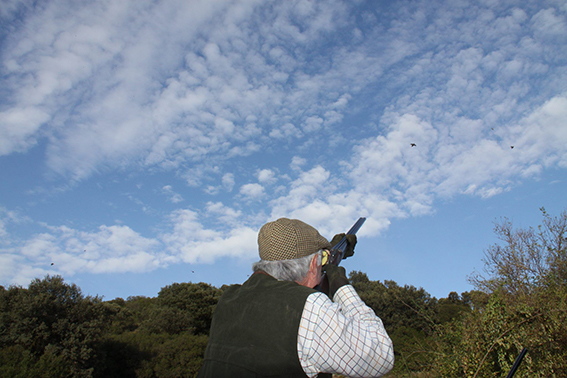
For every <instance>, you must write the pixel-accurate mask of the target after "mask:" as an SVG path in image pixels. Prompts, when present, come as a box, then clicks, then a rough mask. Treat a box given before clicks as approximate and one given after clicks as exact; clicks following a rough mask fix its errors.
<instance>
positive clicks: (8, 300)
mask: <svg viewBox="0 0 567 378" xmlns="http://www.w3.org/2000/svg"><path fill="white" fill-rule="evenodd" d="M542 214H543V223H542V225H540V226H539V227H537V228H536V229H534V228H528V229H514V227H513V225H512V223H511V222H510V221H508V220H507V219H503V220H501V221H500V222H499V223H496V224H495V233H496V234H497V236H498V237H499V239H500V242H499V243H497V244H495V245H493V246H490V247H489V248H487V250H486V251H485V259H484V263H485V270H484V272H483V273H478V272H477V273H474V274H473V275H472V276H471V277H469V279H470V281H471V283H473V284H474V287H475V290H472V291H469V292H464V293H460V294H458V293H456V292H451V293H450V294H449V295H448V296H447V298H441V299H436V298H435V297H432V296H431V295H430V294H429V293H427V292H426V291H425V290H424V289H423V288H419V289H418V288H416V287H414V286H411V285H404V286H401V285H398V284H397V283H396V282H394V281H388V280H385V281H372V280H370V279H369V278H368V276H367V275H366V274H365V273H363V272H358V271H353V272H351V273H350V274H349V280H350V282H351V284H352V285H353V286H354V287H355V288H356V290H357V291H358V293H359V294H360V296H361V298H362V299H363V300H364V301H365V302H366V303H367V304H368V305H369V306H370V307H372V308H373V309H374V311H375V312H376V313H377V314H378V315H379V316H380V317H381V318H382V320H383V322H384V326H385V328H386V330H387V331H388V333H389V335H390V336H391V338H392V340H393V342H394V350H395V357H396V363H395V366H394V370H393V371H392V372H391V373H389V374H388V376H389V377H421V378H428V377H496V376H498V377H500V376H505V374H506V373H507V371H509V370H510V368H511V366H512V364H513V363H514V360H515V358H516V356H517V355H518V354H519V353H520V351H521V350H522V348H524V347H525V348H528V353H527V354H526V357H525V358H524V361H523V362H522V365H521V368H520V369H519V370H518V373H517V374H516V377H563V376H567V348H566V347H565V345H567V251H566V246H567V213H566V212H563V213H562V214H561V215H560V216H557V217H552V216H550V215H549V214H547V212H545V210H544V209H542ZM224 288H225V287H224V286H223V287H221V288H216V287H213V286H211V285H209V284H206V283H191V282H188V283H174V284H171V285H168V286H165V287H163V288H162V289H161V290H160V292H159V293H158V295H157V297H155V298H148V297H142V296H135V297H128V298H127V299H122V298H116V299H114V300H111V301H103V300H102V298H100V297H98V296H94V297H93V296H84V295H83V294H82V292H81V289H80V288H79V287H78V286H76V285H75V284H69V283H66V282H65V281H64V279H63V278H62V277H61V276H46V277H44V278H43V279H39V278H37V279H35V280H33V281H32V282H31V283H30V284H29V286H28V287H27V288H23V287H20V286H11V287H9V288H7V289H6V288H4V287H1V286H0V377H14V378H15V377H18V378H19V377H22V378H23V377H50V378H53V377H85V378H91V377H92V378H97V377H110V378H112V377H126V378H128V377H132V378H162V377H164V378H169V377H194V376H195V375H196V373H197V372H198V370H199V368H200V365H201V363H202V358H203V354H204V350H205V347H206V345H207V340H208V330H209V327H210V323H211V319H212V314H213V312H214V308H215V305H216V303H217V302H218V299H219V298H220V296H221V295H222V292H223V290H224Z"/></svg>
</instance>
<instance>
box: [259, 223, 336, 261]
mask: <svg viewBox="0 0 567 378" xmlns="http://www.w3.org/2000/svg"><path fill="white" fill-rule="evenodd" d="M325 248H331V243H329V241H328V240H327V239H325V238H324V237H322V236H321V235H320V234H319V231H317V230H316V229H315V228H313V227H311V226H310V225H308V224H307V223H304V222H302V221H300V220H298V219H287V218H280V219H278V220H276V221H273V222H268V223H266V224H265V225H263V226H262V228H261V229H260V232H258V251H259V252H260V258H261V259H262V260H265V261H266V260H267V261H275V260H289V259H297V258H299V257H304V256H309V255H311V254H313V253H315V252H317V251H318V250H320V249H325Z"/></svg>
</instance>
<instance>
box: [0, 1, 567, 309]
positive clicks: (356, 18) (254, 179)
mask: <svg viewBox="0 0 567 378" xmlns="http://www.w3.org/2000/svg"><path fill="white" fill-rule="evenodd" d="M0 25H1V27H0V59H1V65H0V80H1V82H0V177H1V179H0V284H1V285H4V286H8V285H11V284H16V285H23V286H27V284H28V283H29V282H30V280H31V279H33V278H35V277H40V278H41V277H44V276H45V275H46V274H60V275H62V276H63V277H64V278H65V279H66V280H67V281H68V282H74V283H77V284H78V285H79V286H80V287H81V288H82V289H83V291H84V292H85V293H86V294H91V295H97V294H98V295H102V296H104V298H106V299H112V298H114V297H117V296H119V297H123V298H126V297H128V296H130V295H145V296H155V295H157V293H158V291H159V290H160V288H161V287H163V286H165V285H168V284H171V283H173V282H187V281H192V282H201V281H202V282H208V283H211V284H213V285H215V286H221V285H222V284H231V283H239V282H242V281H243V280H245V279H246V277H247V275H248V274H250V265H251V263H253V262H254V261H256V260H257V258H258V257H257V244H256V235H257V231H258V229H259V228H260V227H261V225H262V224H264V223H265V222H267V221H270V220H274V219H277V218H279V217H282V216H285V217H290V218H299V219H302V220H304V221H305V222H307V223H310V224H312V225H313V226H315V227H317V228H318V229H319V230H320V231H321V233H322V234H323V235H325V236H327V237H328V238H331V237H332V236H333V235H334V234H335V233H339V232H343V231H345V230H346V229H348V227H350V225H351V224H353V223H354V222H355V221H356V219H357V218H358V217H360V216H365V217H367V218H368V220H367V222H366V223H365V225H364V226H363V228H362V229H361V230H360V232H359V245H358V247H357V253H356V255H355V257H354V258H352V259H349V260H347V261H345V264H344V265H345V267H346V268H347V270H349V271H350V270H361V271H363V272H365V273H367V274H368V276H369V277H370V278H371V279H373V280H394V281H396V282H397V283H398V284H401V285H404V284H411V285H414V286H416V287H423V288H424V289H425V290H427V291H428V292H429V293H431V294H432V295H434V296H436V297H438V298H439V297H445V296H446V295H447V294H448V293H449V292H450V291H457V292H459V293H460V292H462V291H466V290H471V289H472V287H471V286H470V285H469V284H468V283H467V276H468V275H470V274H471V273H473V271H475V270H477V271H480V270H482V266H483V264H482V258H483V251H484V249H486V248H487V247H488V246H489V245H491V244H493V243H495V242H496V241H497V240H496V239H495V236H494V235H493V233H492V227H493V222H494V221H495V220H498V219H499V218H500V217H503V216H506V217H508V218H510V219H511V220H512V221H513V222H514V224H516V225H517V226H521V227H528V226H537V225H538V224H539V222H540V221H541V214H540V211H539V208H540V207H542V206H544V207H545V208H546V209H547V210H548V212H550V213H551V214H552V215H557V214H559V213H560V212H561V211H563V210H565V209H566V208H567V199H566V196H565V194H564V189H563V188H564V187H565V183H566V181H567V169H566V168H567V149H566V147H565V146H567V69H566V66H567V5H566V3H565V2H564V1H553V0H550V1H539V0H538V1H524V0H522V1H493V0H483V1H474V2H472V1H471V2H467V1H455V0H451V1H403V0H402V1H395V2H394V1H333V0H325V1H291V0H290V1H284V2H282V1H280V2H275V1H258V0H240V1H239V0H233V1H228V0H227V1H223V0H207V1H204V0H199V1H173V0H172V1H143V0H142V1H140V0H136V1H133V0H131V1H128V0H124V1H99V2H91V1H66V0H46V1H41V2H34V1H13V0H4V1H2V3H1V4H0ZM412 144H415V146H412ZM52 263H53V265H52Z"/></svg>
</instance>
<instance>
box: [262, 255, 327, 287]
mask: <svg viewBox="0 0 567 378" xmlns="http://www.w3.org/2000/svg"><path fill="white" fill-rule="evenodd" d="M313 257H317V264H319V265H320V264H321V251H320V250H319V251H317V252H315V253H313V254H311V255H308V256H304V257H299V258H297V259H290V260H274V261H268V260H260V261H258V262H255V263H254V264H252V270H253V271H254V272H258V271H263V272H266V273H268V274H269V275H270V276H272V277H274V278H275V279H277V280H279V281H293V282H301V281H303V279H304V278H305V277H307V272H309V266H310V265H311V260H313Z"/></svg>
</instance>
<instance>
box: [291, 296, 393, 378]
mask: <svg viewBox="0 0 567 378" xmlns="http://www.w3.org/2000/svg"><path fill="white" fill-rule="evenodd" d="M333 299H334V302H332V301H331V300H330V299H329V298H328V297H327V296H326V295H325V294H323V293H319V292H317V293H313V294H311V295H309V296H308V297H307V301H306V303H305V306H304V309H303V313H302V316H301V322H300V325H299V331H298V338H297V351H298V356H299V361H300V363H301V366H302V368H303V371H304V372H305V374H307V376H309V377H314V376H316V375H317V374H318V373H319V372H325V373H334V374H342V375H345V376H348V377H380V376H382V375H384V374H386V373H387V372H389V371H390V370H391V369H392V367H393V366H394V349H393V346H392V341H391V340H390V337H389V336H388V334H387V333H386V330H385V329H384V325H383V324H382V320H381V319H380V318H379V317H377V316H376V314H374V311H373V310H372V309H371V308H369V307H368V306H366V305H365V304H364V302H363V301H362V300H361V299H360V297H359V296H358V294H357V293H356V291H355V290H354V288H353V287H352V286H350V285H345V286H342V287H341V288H339V290H337V292H336V293H335V296H334V298H333Z"/></svg>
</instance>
